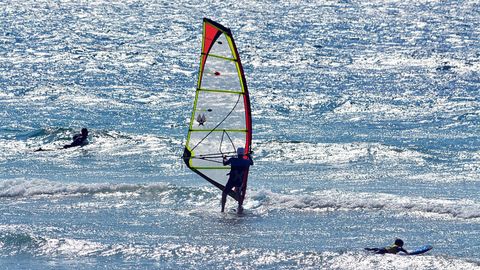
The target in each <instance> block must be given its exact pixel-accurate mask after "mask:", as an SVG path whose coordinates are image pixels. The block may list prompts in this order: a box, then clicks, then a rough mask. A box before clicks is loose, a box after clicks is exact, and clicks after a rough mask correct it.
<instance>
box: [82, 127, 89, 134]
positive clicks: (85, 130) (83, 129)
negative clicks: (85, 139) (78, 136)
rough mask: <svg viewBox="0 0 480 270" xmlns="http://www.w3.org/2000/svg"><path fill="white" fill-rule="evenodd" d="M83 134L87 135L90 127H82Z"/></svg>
mask: <svg viewBox="0 0 480 270" xmlns="http://www.w3.org/2000/svg"><path fill="white" fill-rule="evenodd" d="M82 135H83V136H87V135H88V129H86V128H82Z"/></svg>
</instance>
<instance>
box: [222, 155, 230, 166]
mask: <svg viewBox="0 0 480 270" xmlns="http://www.w3.org/2000/svg"><path fill="white" fill-rule="evenodd" d="M228 164H230V159H228V160H227V156H225V155H224V156H223V165H224V166H226V165H228Z"/></svg>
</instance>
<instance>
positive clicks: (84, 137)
mask: <svg viewBox="0 0 480 270" xmlns="http://www.w3.org/2000/svg"><path fill="white" fill-rule="evenodd" d="M86 144H88V129H86V128H82V133H81V134H75V135H74V136H73V142H72V143H71V144H66V145H64V146H63V148H70V147H75V146H84V145H86Z"/></svg>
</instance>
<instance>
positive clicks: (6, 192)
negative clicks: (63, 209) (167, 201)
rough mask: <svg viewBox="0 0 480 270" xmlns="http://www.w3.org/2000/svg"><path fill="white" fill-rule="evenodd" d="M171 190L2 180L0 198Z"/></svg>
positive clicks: (167, 187) (157, 186) (150, 186)
mask: <svg viewBox="0 0 480 270" xmlns="http://www.w3.org/2000/svg"><path fill="white" fill-rule="evenodd" d="M170 189H172V186H170V185H168V184H164V183H158V184H112V183H95V184H82V183H70V184H66V183H61V182H54V181H48V180H24V179H16V180H4V181H1V182H0V198H2V197H3V198H5V197H7V198H8V197H32V196H42V195H59V196H74V195H82V194H91V195H94V194H101V193H115V192H121V193H148V192H155V191H156V192H163V191H167V190H170Z"/></svg>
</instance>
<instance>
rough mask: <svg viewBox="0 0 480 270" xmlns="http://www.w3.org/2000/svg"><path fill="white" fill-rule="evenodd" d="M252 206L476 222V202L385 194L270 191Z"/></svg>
mask: <svg viewBox="0 0 480 270" xmlns="http://www.w3.org/2000/svg"><path fill="white" fill-rule="evenodd" d="M250 194H251V195H250V198H251V200H252V202H251V206H252V207H256V208H257V209H258V210H259V211H269V210H271V209H281V210H293V211H332V210H333V211H342V210H367V211H389V212H392V213H397V214H408V215H418V216H424V217H433V218H450V219H479V218H480V206H479V202H477V201H474V200H467V199H461V200H448V199H436V198H425V197H403V196H399V195H392V194H386V193H364V192H358V193H354V192H343V191H338V190H326V191H317V192H314V193H312V194H301V193H296V194H280V193H273V192H270V191H258V192H251V193H250Z"/></svg>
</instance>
